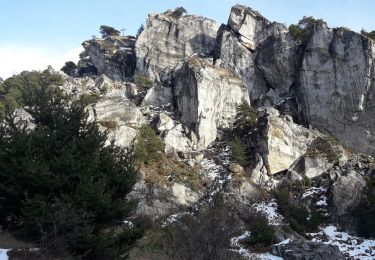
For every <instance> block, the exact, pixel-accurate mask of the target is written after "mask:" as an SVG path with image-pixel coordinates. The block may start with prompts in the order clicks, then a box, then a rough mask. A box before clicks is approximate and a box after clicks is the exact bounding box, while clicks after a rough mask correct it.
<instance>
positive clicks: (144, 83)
mask: <svg viewBox="0 0 375 260" xmlns="http://www.w3.org/2000/svg"><path fill="white" fill-rule="evenodd" d="M134 83H135V84H136V85H137V88H138V90H139V91H140V92H143V91H147V90H148V89H150V88H151V87H152V86H153V84H154V82H153V81H152V80H151V79H150V78H149V77H147V76H146V75H136V76H134Z"/></svg>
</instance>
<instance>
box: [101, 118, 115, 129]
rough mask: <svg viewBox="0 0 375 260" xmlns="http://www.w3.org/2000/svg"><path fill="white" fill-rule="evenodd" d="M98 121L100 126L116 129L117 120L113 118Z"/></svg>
mask: <svg viewBox="0 0 375 260" xmlns="http://www.w3.org/2000/svg"><path fill="white" fill-rule="evenodd" d="M98 123H99V124H100V125H101V126H103V127H105V128H108V129H111V130H113V129H116V128H117V127H118V124H117V121H114V120H100V121H99V122H98Z"/></svg>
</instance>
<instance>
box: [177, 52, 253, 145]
mask: <svg viewBox="0 0 375 260" xmlns="http://www.w3.org/2000/svg"><path fill="white" fill-rule="evenodd" d="M174 95H175V100H176V106H177V111H178V113H179V114H180V116H181V121H182V122H183V123H184V124H185V125H186V126H187V127H189V128H190V129H191V130H192V131H193V132H195V134H196V135H197V137H198V140H199V143H200V145H201V146H202V147H203V148H205V147H207V146H208V145H209V144H210V143H211V142H212V141H214V140H215V139H216V137H217V129H218V128H228V127H230V126H231V125H232V123H233V120H234V115H235V114H236V107H237V105H239V104H240V103H241V101H242V100H245V102H249V98H248V94H247V90H246V87H245V86H244V84H243V83H242V81H241V80H240V79H239V78H238V77H237V76H236V75H234V74H233V73H232V72H230V71H229V70H227V69H224V68H215V67H213V66H212V65H211V62H210V60H206V59H201V58H197V57H192V58H190V59H189V60H187V61H186V62H185V63H184V64H183V65H182V66H181V68H180V69H179V70H178V71H177V72H176V78H175V88H174Z"/></svg>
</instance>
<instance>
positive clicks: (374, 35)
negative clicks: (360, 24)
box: [361, 29, 375, 41]
mask: <svg viewBox="0 0 375 260" xmlns="http://www.w3.org/2000/svg"><path fill="white" fill-rule="evenodd" d="M361 34H362V35H364V36H366V37H368V38H370V39H371V40H373V41H375V31H371V32H367V31H366V30H364V29H362V30H361Z"/></svg>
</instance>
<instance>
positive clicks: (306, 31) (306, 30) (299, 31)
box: [289, 16, 326, 42]
mask: <svg viewBox="0 0 375 260" xmlns="http://www.w3.org/2000/svg"><path fill="white" fill-rule="evenodd" d="M322 25H326V22H325V21H323V20H322V19H315V18H314V17H312V16H304V17H303V18H302V19H301V20H300V21H299V22H298V24H291V25H290V26H289V32H290V34H291V35H292V36H293V37H294V39H295V40H297V41H300V42H305V41H306V40H307V39H308V37H309V36H310V34H311V32H312V31H313V29H314V28H315V27H316V26H322Z"/></svg>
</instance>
